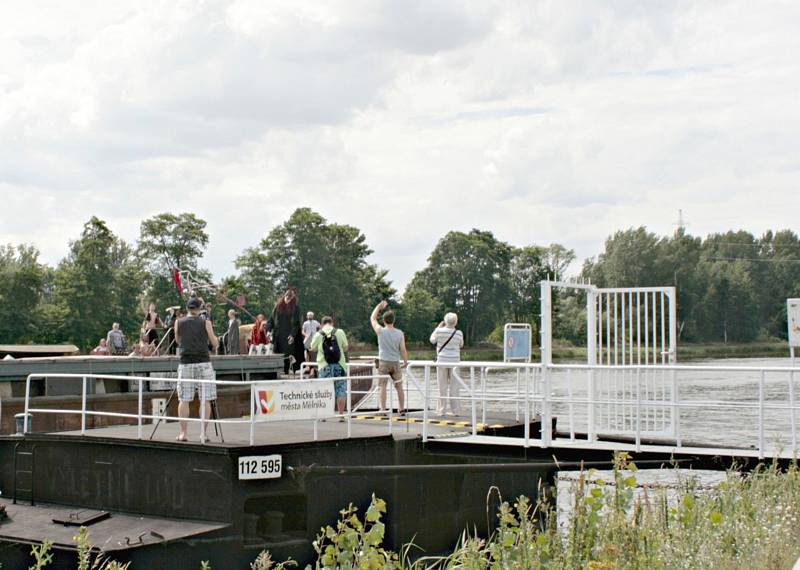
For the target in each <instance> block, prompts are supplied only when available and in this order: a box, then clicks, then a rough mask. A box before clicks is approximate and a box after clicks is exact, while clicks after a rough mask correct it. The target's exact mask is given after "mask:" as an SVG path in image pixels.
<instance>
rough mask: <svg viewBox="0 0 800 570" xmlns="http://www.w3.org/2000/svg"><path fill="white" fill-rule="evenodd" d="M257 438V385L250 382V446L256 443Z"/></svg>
mask: <svg viewBox="0 0 800 570" xmlns="http://www.w3.org/2000/svg"><path fill="white" fill-rule="evenodd" d="M255 438H256V386H255V384H250V446H251V447H252V446H253V445H255Z"/></svg>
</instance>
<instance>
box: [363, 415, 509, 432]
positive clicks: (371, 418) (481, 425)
mask: <svg viewBox="0 0 800 570" xmlns="http://www.w3.org/2000/svg"><path fill="white" fill-rule="evenodd" d="M353 419H354V420H361V421H374V422H388V421H389V416H384V415H381V416H367V415H363V416H353ZM392 421H395V422H398V423H408V424H421V423H422V422H423V420H422V418H412V417H403V416H393V417H392ZM428 423H429V424H430V425H434V426H441V427H459V428H471V427H472V424H471V423H469V422H468V421H464V420H459V421H454V420H442V419H438V418H429V419H428ZM476 427H477V429H479V430H484V429H486V428H487V427H491V428H502V427H505V426H503V425H501V424H493V425H491V426H490V425H488V424H484V423H478V424H477V425H476Z"/></svg>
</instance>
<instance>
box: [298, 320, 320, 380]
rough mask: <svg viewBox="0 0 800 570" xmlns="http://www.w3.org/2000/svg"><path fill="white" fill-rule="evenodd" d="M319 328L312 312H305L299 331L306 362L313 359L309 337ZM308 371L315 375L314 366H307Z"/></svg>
mask: <svg viewBox="0 0 800 570" xmlns="http://www.w3.org/2000/svg"><path fill="white" fill-rule="evenodd" d="M319 328H320V324H319V321H318V320H316V319H314V313H313V312H311V311H309V312H308V313H306V320H305V322H304V323H303V328H302V329H301V332H302V333H303V347H304V348H305V351H306V362H313V361H314V359H315V357H314V355H313V354H312V352H311V339H313V338H314V334H315V333H316V332H317V331H318V330H319ZM308 371H309V372H310V373H311V376H316V374H315V372H316V369H315V368H312V367H310V366H309V367H308Z"/></svg>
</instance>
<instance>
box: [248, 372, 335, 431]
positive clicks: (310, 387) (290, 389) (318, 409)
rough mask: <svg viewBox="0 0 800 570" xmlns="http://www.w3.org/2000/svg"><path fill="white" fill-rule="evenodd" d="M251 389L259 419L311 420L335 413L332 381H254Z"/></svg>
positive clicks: (327, 416)
mask: <svg viewBox="0 0 800 570" xmlns="http://www.w3.org/2000/svg"><path fill="white" fill-rule="evenodd" d="M255 390H256V409H257V416H258V420H259V421H275V420H313V419H317V418H319V419H321V418H329V417H332V416H333V415H334V413H335V411H334V410H335V403H336V398H335V396H334V390H333V380H309V381H306V382H280V383H274V384H256V387H255Z"/></svg>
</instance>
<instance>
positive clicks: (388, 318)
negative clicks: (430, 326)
mask: <svg viewBox="0 0 800 570" xmlns="http://www.w3.org/2000/svg"><path fill="white" fill-rule="evenodd" d="M388 305H389V303H387V302H386V301H381V302H380V303H378V304H377V305H375V308H374V309H372V314H371V315H370V317H369V321H370V323H371V324H372V330H374V331H375V334H376V335H378V374H381V375H385V376H389V378H391V379H392V384H394V388H395V390H397V403H398V410H399V412H400V413H401V414H404V413H406V405H405V395H404V394H403V368H405V367H406V366H408V351H407V350H406V337H405V335H404V334H403V331H401V330H400V329H398V328H395V326H394V320H395V315H394V311H391V310H389V311H386V312H385V313H383V318H382V320H383V324H384V326H381V325H380V324H378V313H379V312H380V311H382V310H383V309H385V308H386V307H387V306H388ZM400 358H402V359H403V364H402V365H401V364H400ZM379 383H380V384H379V386H380V391H379V396H378V401H379V402H380V410H379V411H380V412H385V411H386V380H385V379H383V378H381V379H380V380H379Z"/></svg>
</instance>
